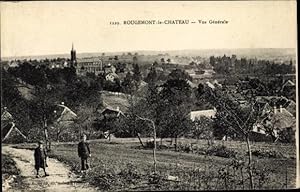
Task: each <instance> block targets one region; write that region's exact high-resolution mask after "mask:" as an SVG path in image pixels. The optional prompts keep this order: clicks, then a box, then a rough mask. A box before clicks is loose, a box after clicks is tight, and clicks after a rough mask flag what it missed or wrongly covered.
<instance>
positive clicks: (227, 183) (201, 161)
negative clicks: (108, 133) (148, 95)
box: [50, 139, 296, 190]
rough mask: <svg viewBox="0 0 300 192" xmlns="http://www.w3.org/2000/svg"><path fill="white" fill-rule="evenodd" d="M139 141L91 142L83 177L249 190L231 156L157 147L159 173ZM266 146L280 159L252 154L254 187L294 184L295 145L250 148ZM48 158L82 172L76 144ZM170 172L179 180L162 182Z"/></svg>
mask: <svg viewBox="0 0 300 192" xmlns="http://www.w3.org/2000/svg"><path fill="white" fill-rule="evenodd" d="M126 141H127V142H126ZM201 142H202V141H199V143H200V144H201ZM203 142H204V143H205V141H203ZM138 145H139V143H136V142H133V141H132V140H126V139H124V140H122V139H121V140H120V141H118V140H117V141H114V142H113V143H107V142H97V141H93V142H91V144H90V147H91V151H92V157H91V158H90V160H89V161H90V165H91V167H92V168H91V170H90V171H89V172H88V173H87V174H86V175H85V177H84V179H85V181H87V182H89V183H91V184H92V185H95V186H97V187H99V188H100V189H104V190H108V189H109V190H205V189H249V179H248V177H247V176H248V175H247V170H246V167H238V168H235V166H234V165H233V163H234V159H233V158H223V157H218V156H214V155H199V154H192V153H185V152H174V151H173V150H170V149H169V150H158V151H157V154H156V155H157V170H158V173H157V174H153V161H152V157H153V154H152V150H144V149H137V146H138ZM226 146H227V147H228V148H230V149H232V150H235V151H236V152H237V154H239V155H238V159H240V160H242V161H246V160H247V157H246V156H245V155H246V152H245V150H244V147H245V146H244V144H243V143H240V142H229V144H228V145H226ZM265 148H268V149H269V150H278V151H281V153H282V154H283V155H284V157H281V156H280V158H279V157H278V158H273V157H272V158H268V157H266V158H260V157H256V156H254V157H253V158H254V168H253V170H254V183H255V188H256V189H282V188H293V187H295V178H296V160H295V158H293V154H294V153H295V147H294V146H292V145H276V144H264V143H255V144H254V145H253V149H254V150H258V149H265ZM50 156H51V157H54V158H57V159H58V160H60V161H62V162H64V163H66V164H68V165H70V166H71V167H72V170H73V171H74V172H78V171H79V170H80V159H79V157H78V156H77V144H72V143H69V144H58V145H54V146H53V151H52V152H51V153H50ZM168 175H171V176H175V177H178V179H179V181H176V182H175V181H168V180H166V178H167V176H168ZM242 177H243V179H242Z"/></svg>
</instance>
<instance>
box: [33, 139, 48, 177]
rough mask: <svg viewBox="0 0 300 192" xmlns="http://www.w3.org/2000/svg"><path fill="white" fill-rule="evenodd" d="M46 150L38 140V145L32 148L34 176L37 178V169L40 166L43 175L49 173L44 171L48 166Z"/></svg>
mask: <svg viewBox="0 0 300 192" xmlns="http://www.w3.org/2000/svg"><path fill="white" fill-rule="evenodd" d="M46 158H47V152H46V149H45V148H44V146H43V142H42V141H39V142H38V147H37V148H35V150H34V161H35V166H34V167H35V169H36V178H39V177H40V175H39V169H40V168H42V169H43V170H44V173H45V177H46V176H49V174H48V173H47V172H46V167H48V165H47V162H46Z"/></svg>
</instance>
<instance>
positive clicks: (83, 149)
mask: <svg viewBox="0 0 300 192" xmlns="http://www.w3.org/2000/svg"><path fill="white" fill-rule="evenodd" d="M78 156H79V157H80V159H81V171H84V170H87V169H89V165H88V162H87V159H88V157H91V151H90V147H89V144H88V143H87V142H86V135H82V136H81V141H80V142H79V143H78Z"/></svg>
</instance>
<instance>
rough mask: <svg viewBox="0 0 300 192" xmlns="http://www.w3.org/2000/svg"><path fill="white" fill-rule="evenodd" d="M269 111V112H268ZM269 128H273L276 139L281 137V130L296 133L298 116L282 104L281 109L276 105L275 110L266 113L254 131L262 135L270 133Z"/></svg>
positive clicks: (254, 127)
mask: <svg viewBox="0 0 300 192" xmlns="http://www.w3.org/2000/svg"><path fill="white" fill-rule="evenodd" d="M266 113H268V112H266ZM267 128H269V129H270V130H272V131H273V132H272V135H273V137H274V138H276V140H278V139H280V133H281V132H288V133H289V134H292V135H294V134H295V132H296V118H295V117H294V116H293V114H291V113H290V112H289V111H288V110H286V109H285V108H283V107H282V105H280V107H279V109H278V108H277V107H276V106H274V108H273V111H271V112H269V114H265V115H264V117H263V118H262V119H261V120H260V121H259V122H257V123H256V124H255V125H254V126H253V130H252V132H254V133H256V134H261V135H265V136H266V135H268V134H270V133H268V132H267Z"/></svg>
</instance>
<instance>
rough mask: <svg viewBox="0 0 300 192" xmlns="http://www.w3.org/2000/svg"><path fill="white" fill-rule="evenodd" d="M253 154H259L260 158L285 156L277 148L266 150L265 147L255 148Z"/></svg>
mask: <svg viewBox="0 0 300 192" xmlns="http://www.w3.org/2000/svg"><path fill="white" fill-rule="evenodd" d="M252 154H253V155H254V156H257V157H259V158H266V157H267V158H283V157H284V156H283V154H282V153H281V152H279V151H276V150H264V149H258V150H253V151H252Z"/></svg>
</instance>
